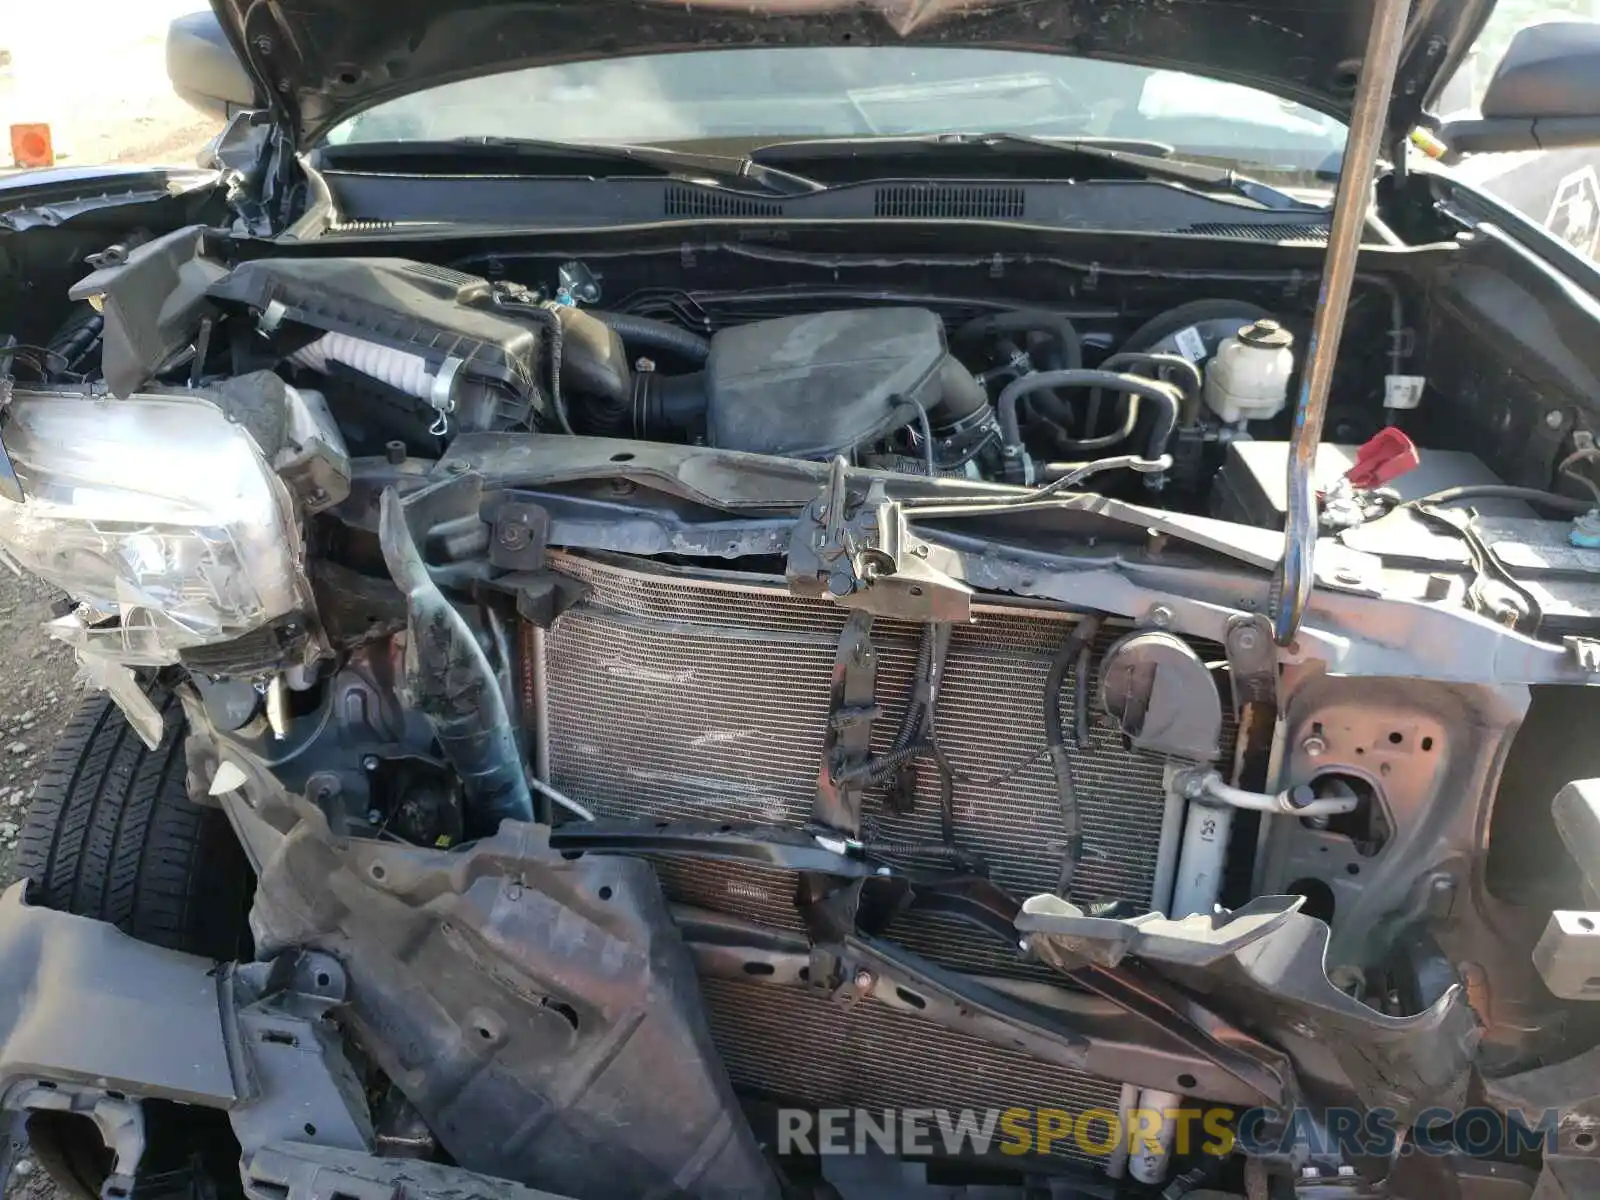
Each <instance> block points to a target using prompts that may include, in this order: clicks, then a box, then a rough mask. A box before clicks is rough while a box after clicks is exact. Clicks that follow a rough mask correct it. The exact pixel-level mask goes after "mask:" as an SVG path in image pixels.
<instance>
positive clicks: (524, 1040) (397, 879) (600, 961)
mask: <svg viewBox="0 0 1600 1200" xmlns="http://www.w3.org/2000/svg"><path fill="white" fill-rule="evenodd" d="M548 835H549V830H548V827H545V826H540V825H533V824H529V823H525V822H514V821H507V822H505V823H504V824H503V825H502V826H501V827H500V831H499V832H498V833H497V834H496V835H495V836H494V837H491V838H485V839H483V840H481V841H478V842H476V843H474V844H473V845H471V846H470V847H466V848H463V849H461V850H459V851H457V852H443V851H437V850H425V849H419V848H416V847H411V846H405V845H400V844H391V843H379V842H366V841H351V842H344V841H342V840H340V839H336V838H334V837H333V836H331V835H330V834H329V833H328V831H327V828H326V826H325V825H320V824H319V823H317V822H314V821H303V822H301V823H300V824H299V825H298V826H296V827H295V829H294V830H293V831H292V832H290V833H289V834H288V836H287V837H285V838H284V839H283V841H282V842H281V843H279V845H278V847H277V849H276V850H275V851H274V852H273V853H272V854H271V855H270V857H269V858H268V860H267V861H266V862H265V863H264V864H263V867H262V870H261V875H260V882H259V885H258V887H257V890H256V899H255V909H254V911H253V913H252V926H253V928H254V929H255V931H256V935H257V944H258V946H262V947H264V948H266V949H268V950H276V949H280V948H284V947H290V946H298V947H305V948H314V949H317V950H321V951H324V952H326V953H329V954H332V955H334V956H335V957H337V958H338V959H339V960H340V961H341V962H342V963H343V964H344V966H345V970H346V972H347V973H348V976H349V980H350V1002H349V1004H348V1006H347V1007H346V1009H345V1010H344V1016H345V1022H346V1027H347V1028H348V1029H349V1031H350V1033H351V1035H352V1037H353V1038H354V1040H355V1041H356V1043H357V1044H358V1045H359V1046H360V1047H361V1048H362V1049H363V1050H364V1051H365V1052H366V1053H367V1054H368V1055H369V1056H370V1057H371V1058H372V1060H373V1061H374V1062H376V1063H377V1064H378V1065H379V1066H380V1067H382V1068H383V1070H384V1071H385V1072H386V1073H387V1074H388V1075H389V1077H390V1078H391V1079H393V1080H394V1081H395V1084H396V1085H397V1086H398V1087H399V1088H400V1090H401V1091H402V1092H403V1093H404V1094H405V1096H406V1098H407V1099H408V1100H409V1101H410V1102H411V1104H412V1105H413V1106H415V1108H416V1109H417V1111H418V1112H419V1113H420V1114H421V1115H422V1117H423V1118H424V1120H426V1121H427V1123H428V1127H429V1128H430V1129H431V1130H433V1132H434V1134H435V1135H436V1136H437V1137H438V1139H439V1142H440V1144H441V1145H442V1146H443V1147H444V1148H445V1149H446V1150H447V1151H448V1152H449V1153H450V1155H451V1157H452V1158H453V1159H454V1160H455V1161H456V1162H457V1163H459V1164H460V1165H461V1166H462V1167H464V1168H466V1169H468V1170H471V1171H481V1172H483V1173H485V1174H489V1175H494V1176H499V1177H502V1178H507V1179H517V1180H522V1181H524V1182H527V1183H529V1184H531V1185H535V1186H539V1187H545V1188H549V1189H551V1190H553V1191H557V1192H561V1191H568V1192H572V1193H574V1194H575V1195H577V1196H579V1197H583V1198H584V1200H589V1198H590V1197H600V1196H625V1195H641V1196H644V1195H668V1194H678V1193H680V1192H682V1193H688V1194H692V1195H694V1196H697V1197H704V1198H706V1200H724V1198H725V1200H762V1198H763V1197H770V1198H773V1200H775V1198H776V1195H777V1190H776V1189H777V1185H776V1182H775V1180H774V1177H773V1175H772V1172H771V1170H770V1168H769V1167H768V1166H767V1164H766V1162H765V1160H764V1159H763V1157H762V1154H761V1151H760V1149H759V1148H758V1146H757V1144H756V1141H755V1136H754V1134H753V1133H752V1132H751V1130H750V1128H749V1126H748V1124H747V1123H746V1121H745V1118H744V1115H743V1113H742V1111H741V1110H740V1108H739V1106H738V1104H737V1102H736V1100H735V1099H734V1095H733V1089H732V1086H731V1085H730V1084H729V1082H728V1078H727V1075H726V1073H725V1071H724V1068H723V1065H722V1061H721V1059H720V1058H719V1057H718V1055H717V1052H716V1049H715V1047H714V1045H713V1044H712V1041H711V1033H710V1030H709V1028H708V1027H707V1024H706V1019H705V1015H704V1012H703V1010H702V1007H701V1000H700V991H699V986H698V982H697V980H696V977H695V973H694V965H693V963H692V961H691V960H690V957H689V954H688V951H687V950H686V949H685V947H684V945H683V941H682V939H681V938H680V936H679V934H678V931H677V929H676V927H675V926H674V925H673V923H672V919H671V916H670V915H669V914H668V911H667V906H666V902H665V901H664V900H663V899H662V896H661V890H660V887H659V885H658V884H657V883H656V879H655V875H654V872H653V870H652V868H651V867H650V865H649V864H648V863H646V862H643V861H640V860H637V859H633V858H629V857H624V856H611V855H592V854H581V853H578V852H575V851H571V850H568V851H566V852H565V853H563V852H562V851H559V850H556V849H553V848H552V847H551V846H550V844H549V839H548ZM569 854H570V855H572V857H567V855H569Z"/></svg>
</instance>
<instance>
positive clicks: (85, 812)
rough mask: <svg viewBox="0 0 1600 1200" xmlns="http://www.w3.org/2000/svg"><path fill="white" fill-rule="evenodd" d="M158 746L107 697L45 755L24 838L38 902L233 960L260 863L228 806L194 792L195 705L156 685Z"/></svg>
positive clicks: (22, 852) (93, 700)
mask: <svg viewBox="0 0 1600 1200" xmlns="http://www.w3.org/2000/svg"><path fill="white" fill-rule="evenodd" d="M150 698H151V700H153V701H154V702H155V704H156V706H157V707H158V708H159V709H160V710H161V715H162V718H163V721H164V723H165V731H164V733H163V735H162V738H161V744H160V745H159V746H157V747H156V749H154V750H150V749H147V748H146V746H145V744H144V743H143V742H142V741H140V740H139V735H138V734H136V733H135V732H134V731H133V727H132V726H130V725H129V724H128V722H127V721H126V720H125V719H124V718H123V716H122V713H121V712H120V711H119V710H118V709H117V707H116V706H115V705H114V704H113V703H112V702H111V701H110V700H109V699H107V698H106V697H104V696H91V697H89V698H87V699H85V700H84V701H83V703H82V704H80V705H79V707H78V710H77V712H75V713H74V714H73V716H72V718H71V720H69V721H68V722H67V726H66V728H65V729H64V730H63V731H62V733H61V737H60V738H59V739H58V740H57V741H56V744H55V745H54V746H53V747H52V748H51V750H50V754H49V756H48V757H47V758H46V760H45V765H44V769H43V772H42V774H41V775H40V777H39V782H38V783H37V784H36V785H35V787H34V791H33V797H32V801H31V803H30V805H29V808H28V816H27V819H26V821H25V823H24V825H23V828H22V834H21V838H20V841H19V845H18V854H17V863H18V866H19V868H20V870H21V874H22V875H23V876H24V877H25V878H26V879H27V880H28V882H29V898H30V900H31V901H32V902H33V903H35V904H38V905H40V906H42V907H44V908H53V909H55V910H57V911H58V912H68V913H75V914H77V915H78V916H81V917H93V918H95V919H97V920H101V921H109V922H110V923H111V924H113V925H115V926H117V928H119V929H121V930H122V931H123V932H124V933H127V934H128V935H130V936H131V937H135V938H138V939H139V940H140V941H142V942H151V943H153V944H154V945H157V946H165V947H166V948H167V949H169V950H183V951H186V952H188V953H190V954H200V955H204V956H205V957H207V958H217V959H231V958H234V957H236V956H237V955H239V954H240V952H241V950H242V949H243V948H244V947H245V945H246V944H247V943H246V937H247V934H246V925H245V917H246V915H247V913H248V911H249V904H250V894H251V876H250V868H249V864H248V863H247V862H246V860H245V857H244V852H243V851H242V850H241V849H240V847H239V843H238V841H237V839H236V838H235V837H234V834H233V829H232V827H231V826H230V825H229V824H228V820H227V818H226V817H225V816H223V815H222V813H221V811H219V810H218V809H215V808H207V807H202V806H200V805H198V804H196V803H195V802H194V801H193V800H191V799H190V798H189V792H188V788H187V784H186V778H185V776H186V771H185V762H184V752H183V742H184V737H183V709H182V706H181V705H180V704H179V703H178V699H177V697H176V696H174V695H173V694H172V693H171V692H170V691H168V690H167V689H165V688H163V687H161V686H160V685H155V686H153V687H152V688H151V689H150Z"/></svg>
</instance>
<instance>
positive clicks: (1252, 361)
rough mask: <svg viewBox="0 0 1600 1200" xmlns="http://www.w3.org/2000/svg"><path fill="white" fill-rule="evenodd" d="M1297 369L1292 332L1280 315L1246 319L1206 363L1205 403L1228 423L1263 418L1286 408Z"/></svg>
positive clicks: (1224, 340) (1275, 414)
mask: <svg viewBox="0 0 1600 1200" xmlns="http://www.w3.org/2000/svg"><path fill="white" fill-rule="evenodd" d="M1292 374H1294V335H1293V334H1291V333H1290V332H1289V331H1288V330H1287V329H1285V328H1284V327H1283V326H1282V325H1279V324H1278V323H1277V322H1276V321H1266V320H1262V321H1256V322H1254V323H1253V324H1250V325H1246V326H1245V327H1244V328H1243V329H1241V330H1239V332H1238V333H1236V334H1234V335H1233V336H1232V337H1228V338H1224V339H1223V341H1222V345H1220V346H1218V347H1217V353H1216V356H1215V357H1214V358H1212V360H1211V365H1210V366H1208V367H1207V368H1206V407H1207V408H1209V409H1210V410H1211V411H1212V412H1214V413H1216V414H1217V416H1218V417H1220V418H1221V419H1222V420H1223V421H1225V422H1226V423H1227V424H1229V425H1232V424H1234V423H1236V422H1238V421H1241V420H1243V421H1260V420H1265V419H1266V418H1268V417H1275V416H1277V415H1278V414H1279V413H1280V412H1282V411H1283V406H1284V404H1285V403H1286V402H1287V401H1288V398H1289V376H1290V375H1292Z"/></svg>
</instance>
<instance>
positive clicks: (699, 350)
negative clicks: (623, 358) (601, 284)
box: [583, 308, 711, 367]
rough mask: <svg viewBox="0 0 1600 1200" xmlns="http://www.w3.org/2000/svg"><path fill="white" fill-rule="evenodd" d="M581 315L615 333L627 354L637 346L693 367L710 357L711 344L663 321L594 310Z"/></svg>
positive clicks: (702, 363)
mask: <svg viewBox="0 0 1600 1200" xmlns="http://www.w3.org/2000/svg"><path fill="white" fill-rule="evenodd" d="M583 311H584V312H585V313H587V314H588V315H589V316H591V317H593V318H594V319H595V320H597V321H599V322H600V323H601V324H603V325H606V326H608V327H610V328H611V329H613V330H615V331H616V333H617V336H618V337H620V338H621V339H622V340H623V342H624V343H626V344H627V346H628V349H629V350H630V351H632V350H634V349H636V348H638V347H641V346H643V347H648V348H649V349H651V350H666V351H669V352H670V353H672V354H676V355H677V356H678V357H679V358H682V359H684V360H686V361H688V362H690V363H693V364H694V365H695V366H697V367H698V366H702V365H704V363H705V361H706V359H707V357H709V355H710V354H711V343H710V342H709V341H708V340H707V339H705V338H703V337H701V336H700V335H699V334H698V333H690V332H689V331H688V330H687V329H683V328H680V327H679V326H677V325H671V324H668V323H667V322H666V321H656V320H653V319H651V318H650V317H636V316H634V315H633V314H632V313H619V312H607V311H605V310H603V309H598V308H586V309H584V310H583Z"/></svg>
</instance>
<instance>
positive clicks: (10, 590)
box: [0, 566, 80, 886]
mask: <svg viewBox="0 0 1600 1200" xmlns="http://www.w3.org/2000/svg"><path fill="white" fill-rule="evenodd" d="M58 594H59V593H57V592H56V590H55V589H54V588H52V587H50V585H49V584H46V583H42V582H40V581H39V580H37V579H34V578H33V577H31V576H28V577H25V578H20V579H19V578H18V577H17V576H15V575H13V574H12V573H11V571H10V570H9V569H7V568H5V567H3V566H0V648H4V653H0V886H3V885H4V884H8V883H10V882H11V880H12V879H13V878H14V877H15V873H16V868H15V861H16V852H17V833H18V830H19V829H20V827H21V825H22V816H23V812H24V810H25V809H26V808H27V804H28V794H29V793H30V792H31V791H32V789H33V780H34V777H35V776H36V775H37V774H38V772H39V765H40V762H41V761H42V759H43V756H44V753H45V751H46V750H47V749H49V747H50V745H51V743H52V742H54V741H55V738H56V734H57V733H59V732H60V730H61V726H62V725H63V724H65V722H66V719H67V715H68V714H69V713H70V712H71V710H72V706H73V704H74V702H75V701H76V699H77V698H78V696H79V695H80V689H79V686H78V684H77V682H76V679H75V676H76V674H77V671H76V667H75V665H74V663H73V660H72V652H71V651H70V650H68V649H67V648H66V647H65V646H63V645H62V644H61V643H60V642H57V641H55V640H53V639H51V638H47V637H46V636H45V635H44V631H43V630H41V629H40V628H39V626H40V624H41V623H42V622H44V621H47V620H49V618H50V602H51V600H53V599H54V598H55V597H56V596H57V595H58Z"/></svg>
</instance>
